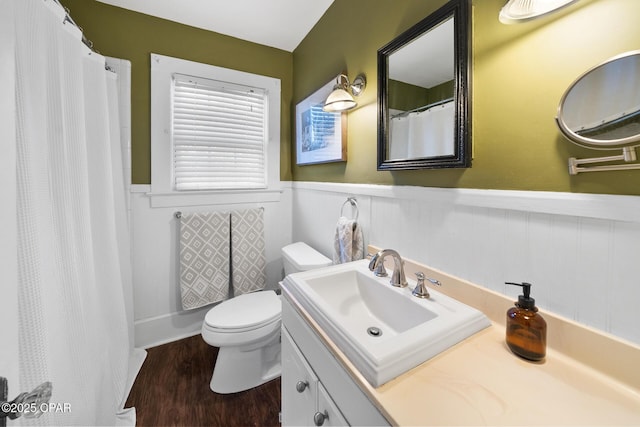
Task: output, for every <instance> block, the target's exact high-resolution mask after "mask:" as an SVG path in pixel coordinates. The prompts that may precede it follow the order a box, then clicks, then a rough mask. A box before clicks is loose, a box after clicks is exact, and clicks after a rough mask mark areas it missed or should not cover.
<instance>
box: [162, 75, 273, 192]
mask: <svg viewBox="0 0 640 427" xmlns="http://www.w3.org/2000/svg"><path fill="white" fill-rule="evenodd" d="M172 86H173V88H172V89H173V90H172V92H173V99H172V108H171V113H172V132H171V134H172V142H173V144H172V145H173V179H174V185H175V188H176V190H202V189H204V190H207V189H209V190H210V189H231V188H265V187H266V178H265V175H266V174H265V149H266V130H267V129H266V123H265V113H266V105H265V101H266V93H265V91H264V90H262V89H259V88H252V87H247V86H239V85H232V84H229V83H225V82H220V81H215V80H207V79H199V78H194V77H190V76H185V75H182V74H174V76H173V85H172Z"/></svg>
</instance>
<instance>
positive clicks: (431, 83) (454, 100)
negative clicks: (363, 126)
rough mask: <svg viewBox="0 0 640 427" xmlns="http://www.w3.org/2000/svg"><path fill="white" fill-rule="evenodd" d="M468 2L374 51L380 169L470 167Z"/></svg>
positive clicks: (456, 0) (459, 0)
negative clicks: (376, 68) (376, 66)
mask: <svg viewBox="0 0 640 427" xmlns="http://www.w3.org/2000/svg"><path fill="white" fill-rule="evenodd" d="M468 7H469V6H468V1H467V0H451V1H449V2H448V3H446V4H445V5H444V6H442V7H441V8H440V9H438V10H437V11H435V12H434V13H432V14H431V15H429V16H428V17H426V18H425V19H424V20H422V21H420V22H419V23H418V24H416V25H415V26H413V27H411V28H410V29H409V30H407V31H405V32H404V33H402V34H401V35H399V36H398V37H397V38H396V39H394V40H392V41H391V42H390V43H388V44H387V45H386V46H384V47H382V48H381V49H379V50H378V170H388V169H392V170H393V169H425V168H452V167H468V166H470V164H471V153H470V148H469V146H470V140H469V131H468V127H469V126H470V124H469V119H470V117H469V113H468V76H469V70H468V68H469V62H468V56H469V47H468V45H469V36H468V34H469V29H468V16H469V11H468Z"/></svg>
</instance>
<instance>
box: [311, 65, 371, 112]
mask: <svg viewBox="0 0 640 427" xmlns="http://www.w3.org/2000/svg"><path fill="white" fill-rule="evenodd" d="M366 86H367V79H366V78H365V76H364V75H363V74H359V75H358V76H357V77H356V78H355V79H354V80H353V83H349V78H348V77H347V76H346V74H340V75H339V76H338V78H337V79H336V85H335V86H334V87H333V91H332V92H331V93H330V94H329V96H328V97H327V100H326V101H325V102H324V106H323V107H322V109H323V110H324V111H329V112H340V111H347V110H351V109H352V108H354V107H355V106H356V105H358V103H357V102H356V101H355V100H354V99H353V97H354V96H360V94H361V93H362V92H364V88H365V87H366ZM349 92H351V93H349Z"/></svg>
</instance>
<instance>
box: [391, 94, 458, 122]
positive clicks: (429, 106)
mask: <svg viewBox="0 0 640 427" xmlns="http://www.w3.org/2000/svg"><path fill="white" fill-rule="evenodd" d="M451 101H453V98H447V99H442V100H440V101H436V102H434V103H432V104H427V105H423V106H422V107H418V108H414V109H413V110H409V111H403V112H402V113H398V114H396V115H395V116H393V117H391V118H392V119H395V118H397V117H404V116H408V115H409V114H411V113H420V112H422V111H426V110H428V109H429V108H433V107H437V106H438V105H442V104H446V103H447V102H451Z"/></svg>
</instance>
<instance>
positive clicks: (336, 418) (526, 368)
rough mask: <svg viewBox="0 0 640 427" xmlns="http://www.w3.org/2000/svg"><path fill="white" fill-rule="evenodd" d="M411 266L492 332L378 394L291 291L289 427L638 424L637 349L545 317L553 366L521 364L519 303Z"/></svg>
mask: <svg viewBox="0 0 640 427" xmlns="http://www.w3.org/2000/svg"><path fill="white" fill-rule="evenodd" d="M377 250H378V248H370V249H369V253H373V252H376V251H377ZM405 262H406V263H405V271H406V274H407V277H413V276H414V274H415V273H416V272H417V271H422V272H424V273H425V275H427V277H431V278H433V279H436V280H438V281H440V282H441V283H442V287H439V288H438V291H441V292H443V293H445V292H446V293H447V295H448V296H449V297H452V298H455V299H457V300H459V301H461V302H463V303H465V304H468V305H470V306H472V307H474V308H476V309H478V310H480V311H482V312H483V313H484V314H485V315H486V316H487V317H488V318H489V319H490V320H491V326H489V327H488V328H485V329H483V330H480V331H479V332H477V333H475V334H473V335H472V336H470V337H468V338H466V339H464V340H463V341H461V342H459V343H457V344H455V345H453V346H452V347H450V348H448V349H446V350H444V351H442V352H441V353H439V354H438V355H436V356H434V357H432V358H430V359H429V360H427V361H425V362H424V363H421V364H419V365H418V366H416V367H414V368H412V369H409V370H407V371H406V372H404V373H402V374H400V375H399V376H397V377H395V378H393V379H391V380H389V381H385V382H384V383H383V384H382V385H380V386H377V387H374V386H373V385H372V384H371V381H370V379H367V378H366V377H365V376H364V375H363V374H362V373H361V372H360V370H359V369H358V368H357V367H356V364H354V363H353V361H352V360H351V359H350V358H349V357H348V356H347V355H346V354H345V353H344V352H343V351H342V350H341V348H340V346H339V345H337V344H336V342H334V340H333V339H332V338H331V336H330V335H329V334H327V331H326V330H325V328H323V326H322V325H321V324H320V323H318V322H317V321H316V319H315V318H314V315H312V313H310V312H309V311H307V310H305V307H304V306H303V304H301V301H300V299H299V297H297V296H296V292H295V290H294V292H292V288H293V287H294V284H293V283H292V282H291V281H289V282H283V284H282V291H283V300H282V322H283V329H282V362H283V372H282V415H283V419H282V422H283V425H284V426H289V425H400V426H402V425H607V426H613V425H640V371H639V370H638V369H636V366H637V361H638V360H640V348H639V347H638V346H636V345H633V344H630V343H627V342H624V341H622V340H619V339H617V338H615V337H612V336H609V335H606V334H603V333H601V332H599V331H595V330H592V329H589V328H587V327H585V326H583V325H579V324H576V323H575V322H572V321H570V320H567V319H563V318H561V317H559V316H557V315H554V314H553V313H548V312H544V311H542V310H541V312H543V314H544V317H545V319H547V323H548V326H549V333H548V344H549V349H548V352H547V356H546V359H545V360H544V361H543V362H529V361H526V360H524V359H520V358H519V357H517V356H515V355H514V354H512V353H511V352H510V351H509V349H508V348H507V346H506V344H505V341H504V337H505V320H506V319H505V317H506V316H505V313H506V311H507V309H508V308H509V307H510V306H511V305H512V304H513V301H512V300H511V299H509V298H506V297H504V296H502V295H499V294H496V293H494V292H492V291H489V290H487V289H485V288H481V287H479V286H476V285H474V284H472V283H469V282H466V281H464V280H461V279H458V278H456V277H453V276H450V275H447V274H445V273H443V272H440V271H437V270H435V269H432V268H429V267H427V266H424V265H420V264H417V263H415V262H412V261H410V260H405ZM330 268H331V267H330ZM389 268H390V266H389ZM414 285H415V281H412V282H411V281H410V284H409V286H410V287H412V286H414ZM398 315H399V316H402V315H403V313H398Z"/></svg>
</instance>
